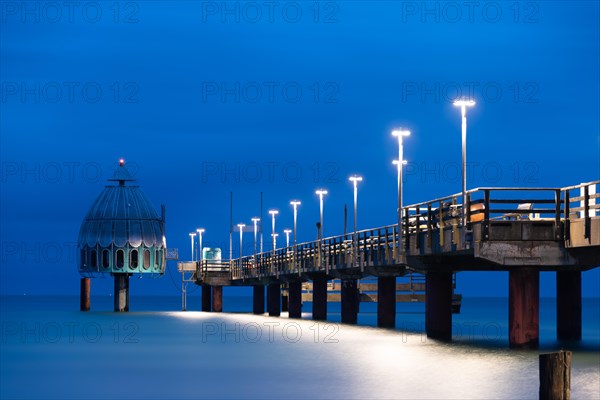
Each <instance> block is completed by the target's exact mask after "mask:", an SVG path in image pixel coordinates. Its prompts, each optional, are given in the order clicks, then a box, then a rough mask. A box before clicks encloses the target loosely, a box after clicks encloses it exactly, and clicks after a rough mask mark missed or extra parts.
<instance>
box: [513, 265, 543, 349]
mask: <svg viewBox="0 0 600 400" xmlns="http://www.w3.org/2000/svg"><path fill="white" fill-rule="evenodd" d="M539 294H540V272H539V270H538V269H536V268H532V267H514V268H513V269H511V270H510V271H509V273H508V338H509V339H508V340H509V346H510V347H511V348H526V349H537V347H538V343H539V331H540V326H539V305H540V295H539Z"/></svg>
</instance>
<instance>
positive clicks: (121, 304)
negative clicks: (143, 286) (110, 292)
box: [114, 274, 129, 312]
mask: <svg viewBox="0 0 600 400" xmlns="http://www.w3.org/2000/svg"><path fill="white" fill-rule="evenodd" d="M114 279H115V294H114V301H115V311H116V312H127V311H129V275H127V274H115V275H114Z"/></svg>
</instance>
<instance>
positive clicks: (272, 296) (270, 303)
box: [267, 283, 281, 317]
mask: <svg viewBox="0 0 600 400" xmlns="http://www.w3.org/2000/svg"><path fill="white" fill-rule="evenodd" d="M267 311H268V312H269V316H270V317H279V316H280V315H281V287H280V284H279V283H270V284H269V286H267Z"/></svg>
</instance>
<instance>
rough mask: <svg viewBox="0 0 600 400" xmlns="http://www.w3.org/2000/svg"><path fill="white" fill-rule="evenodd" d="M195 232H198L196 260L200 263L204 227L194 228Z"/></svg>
mask: <svg viewBox="0 0 600 400" xmlns="http://www.w3.org/2000/svg"><path fill="white" fill-rule="evenodd" d="M196 232H198V254H199V255H200V256H199V257H198V260H199V261H200V264H202V234H203V233H204V229H202V228H198V229H196Z"/></svg>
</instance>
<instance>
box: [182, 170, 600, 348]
mask: <svg viewBox="0 0 600 400" xmlns="http://www.w3.org/2000/svg"><path fill="white" fill-rule="evenodd" d="M599 183H600V181H594V182H589V183H583V184H579V185H574V186H570V187H563V188H491V187H490V188H488V187H484V188H477V189H473V190H470V191H467V193H466V198H465V200H466V202H465V204H464V205H463V204H461V200H462V194H461V193H459V194H454V195H451V196H447V197H443V198H439V199H435V200H431V201H426V202H423V203H418V204H413V205H409V206H406V207H403V209H402V215H403V217H402V220H401V226H399V224H397V223H396V224H393V225H388V226H383V227H379V228H374V229H366V230H361V231H357V232H351V233H349V234H346V235H339V236H333V237H327V238H323V239H320V240H316V241H312V242H306V243H298V244H296V245H293V246H289V247H285V248H280V249H276V250H274V251H269V252H263V253H258V254H254V255H251V256H244V257H241V258H235V259H231V260H221V261H213V260H203V261H196V262H180V263H179V265H178V268H179V270H180V271H182V272H185V271H189V272H190V273H191V279H190V280H191V281H193V282H194V283H196V284H198V285H202V310H204V311H208V310H211V311H216V312H218V311H221V310H222V290H223V286H252V287H253V293H254V304H253V309H254V313H256V314H263V313H264V312H265V304H264V293H265V288H266V292H267V301H266V312H268V314H269V315H271V316H279V315H280V311H281V288H282V286H284V285H286V286H285V287H286V291H287V295H288V296H287V297H288V305H287V306H288V311H289V316H290V318H299V317H300V307H301V303H302V300H303V298H302V287H303V286H302V285H305V287H307V286H306V283H307V282H309V283H310V287H311V300H312V302H313V315H312V317H313V319H315V320H325V319H326V318H327V302H328V290H327V285H328V282H329V281H331V280H333V279H337V280H339V281H340V282H341V283H340V288H339V294H338V296H339V298H340V301H341V310H342V323H350V324H355V323H356V321H357V314H358V308H359V303H360V301H361V293H360V291H359V285H358V280H359V279H361V278H365V277H374V278H375V279H377V289H376V290H377V296H376V298H377V302H378V307H377V312H378V318H377V320H378V326H380V327H388V328H389V327H395V315H396V300H397V286H396V278H397V277H399V276H405V275H407V274H410V273H417V274H422V275H424V276H425V293H424V297H425V309H426V317H425V327H426V332H427V336H428V337H429V338H433V339H438V340H447V341H448V340H451V339H452V303H453V275H454V274H456V273H460V272H461V271H508V273H509V274H508V280H509V293H508V298H509V306H508V307H509V321H508V322H509V324H508V325H509V345H510V347H513V348H537V347H538V340H539V274H540V272H541V271H556V285H557V336H558V339H561V340H562V339H564V340H580V339H581V274H582V272H583V271H586V270H589V269H592V268H597V267H598V266H599V265H600V216H599V215H597V214H598V209H599V208H600V205H599V204H596V199H597V198H598V197H600V196H599V195H598V194H596V193H597V192H596V188H597V185H598V184H599ZM463 212H464V213H465V215H464V218H463ZM463 220H464V225H463V222H462V221H463ZM205 291H206V293H207V294H206V295H205ZM209 293H211V294H209ZM210 298H212V307H209V304H208V299H210ZM304 300H306V297H305V299H304Z"/></svg>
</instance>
